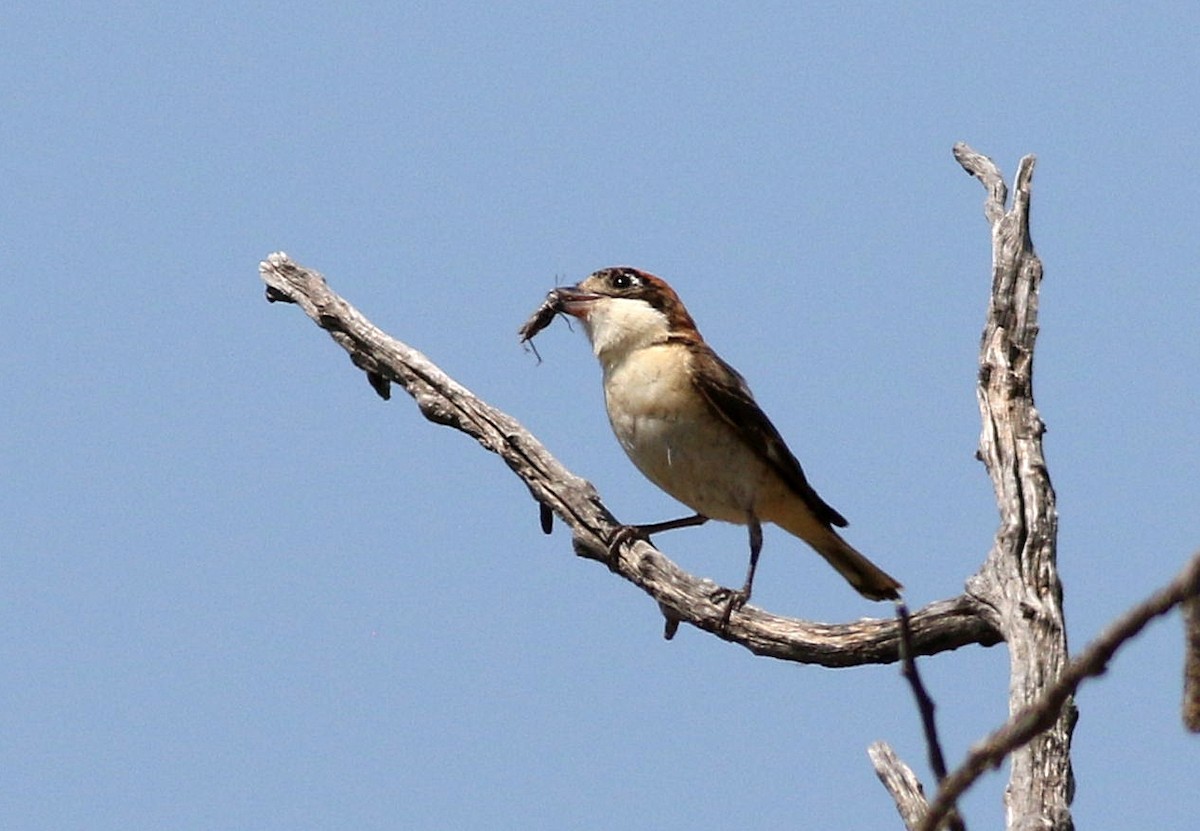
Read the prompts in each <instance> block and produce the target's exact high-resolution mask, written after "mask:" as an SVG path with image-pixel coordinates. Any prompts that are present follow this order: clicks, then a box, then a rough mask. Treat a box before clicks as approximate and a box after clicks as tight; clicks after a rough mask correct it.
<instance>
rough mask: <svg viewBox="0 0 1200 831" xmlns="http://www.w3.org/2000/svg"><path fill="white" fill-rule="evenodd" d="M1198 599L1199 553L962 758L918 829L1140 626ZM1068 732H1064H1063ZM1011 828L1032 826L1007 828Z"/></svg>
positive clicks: (1038, 727)
mask: <svg viewBox="0 0 1200 831" xmlns="http://www.w3.org/2000/svg"><path fill="white" fill-rule="evenodd" d="M1197 597H1200V554H1197V555H1195V556H1194V557H1192V559H1191V561H1190V562H1189V563H1188V564H1187V565H1186V566H1185V567H1184V569H1183V571H1181V572H1180V573H1179V574H1178V575H1177V576H1176V577H1175V579H1174V580H1172V581H1171V582H1170V583H1168V584H1167V585H1166V586H1164V587H1163V588H1162V589H1160V590H1159V591H1157V592H1155V593H1154V594H1153V595H1151V596H1150V597H1148V598H1147V599H1146V600H1144V601H1143V602H1142V603H1139V604H1138V605H1137V606H1135V607H1134V608H1132V609H1130V610H1129V611H1128V612H1126V613H1125V614H1123V615H1121V616H1120V617H1119V618H1117V619H1116V620H1115V621H1114V622H1113V623H1111V624H1109V626H1108V627H1107V628H1106V629H1105V630H1104V631H1103V632H1102V633H1101V634H1100V636H1099V637H1097V638H1096V640H1094V641H1092V643H1090V644H1088V646H1087V648H1086V649H1084V650H1083V651H1082V652H1080V653H1079V655H1078V657H1076V658H1075V659H1074V660H1072V661H1071V662H1070V663H1068V664H1067V666H1066V667H1065V668H1064V670H1063V671H1062V673H1061V674H1060V675H1059V676H1058V678H1057V679H1056V680H1055V682H1054V683H1053V684H1051V685H1049V686H1048V687H1046V688H1045V689H1044V691H1043V692H1042V694H1041V695H1040V696H1039V697H1038V698H1037V700H1035V701H1033V702H1032V703H1030V704H1029V705H1028V706H1026V707H1023V708H1021V709H1020V710H1018V711H1017V712H1016V713H1014V714H1013V715H1012V716H1011V717H1010V718H1009V719H1008V721H1007V722H1005V723H1004V725H1003V726H1002V727H1000V728H999V729H998V730H996V731H995V732H993V733H992V734H991V735H989V736H988V737H987V738H985V739H984V740H983V741H981V742H979V743H978V744H977V745H975V746H974V747H972V748H971V751H970V752H969V753H968V754H967V758H966V759H965V760H964V761H963V763H962V764H961V765H959V766H958V768H956V769H955V770H954V771H953V772H951V773H950V775H949V776H947V777H946V779H945V780H944V781H943V782H942V785H941V787H940V788H939V789H938V792H937V795H936V797H935V798H934V800H933V802H932V803H930V805H929V812H928V813H927V814H926V815H925V817H924V819H923V820H922V822H921V823H920V825H919V826H918V827H919V828H920V829H922V831H933V829H935V828H937V827H938V824H939V823H940V822H941V821H942V820H943V819H944V818H945V817H946V815H947V812H948V811H950V810H952V809H953V806H954V803H955V801H956V800H957V799H958V797H960V796H961V795H962V794H963V793H964V792H966V790H967V788H969V787H971V785H972V784H974V782H975V780H977V779H978V778H979V777H980V776H981V775H983V774H984V773H985V772H986V771H988V770H990V769H992V768H995V767H997V766H999V765H1000V763H1001V762H1002V761H1004V759H1005V757H1007V756H1008V755H1009V754H1010V753H1013V751H1014V750H1016V749H1017V748H1020V747H1022V746H1024V745H1027V744H1028V743H1029V742H1030V741H1031V740H1033V739H1034V738H1036V737H1037V736H1039V735H1041V734H1042V733H1043V732H1045V731H1046V730H1048V729H1051V728H1053V727H1054V725H1055V724H1056V723H1057V722H1058V721H1059V720H1060V719H1062V717H1063V712H1064V708H1065V705H1066V704H1067V702H1068V701H1070V699H1071V697H1072V696H1074V695H1075V691H1076V690H1077V689H1078V688H1079V685H1080V684H1081V683H1082V682H1083V681H1084V679H1086V678H1088V677H1091V676H1098V675H1102V674H1104V671H1105V669H1106V668H1107V667H1108V662H1109V661H1110V660H1112V657H1113V655H1114V654H1116V651H1117V650H1118V649H1120V648H1121V646H1122V645H1124V644H1125V643H1127V642H1128V641H1129V640H1130V639H1131V638H1133V637H1134V636H1135V635H1137V634H1138V633H1139V632H1141V631H1142V629H1143V628H1145V626H1146V624H1148V623H1149V622H1150V621H1152V620H1153V619H1154V618H1156V617H1159V616H1160V615H1165V614H1166V613H1167V612H1169V611H1171V610H1172V609H1174V608H1175V607H1176V606H1179V605H1181V604H1185V603H1189V602H1195V601H1196V598H1197ZM1068 729H1069V728H1068ZM1009 827H1010V828H1012V827H1035V826H1013V825H1011V823H1010V825H1009Z"/></svg>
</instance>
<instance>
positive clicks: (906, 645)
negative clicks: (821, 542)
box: [896, 603, 967, 831]
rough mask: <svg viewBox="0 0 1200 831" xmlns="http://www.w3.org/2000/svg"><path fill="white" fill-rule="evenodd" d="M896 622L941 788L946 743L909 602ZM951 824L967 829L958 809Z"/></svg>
mask: <svg viewBox="0 0 1200 831" xmlns="http://www.w3.org/2000/svg"><path fill="white" fill-rule="evenodd" d="M896 620H897V621H898V622H899V624H900V674H901V675H903V676H904V678H905V679H906V680H907V681H908V683H909V686H911V687H912V691H913V697H914V698H915V699H916V700H917V711H918V712H919V713H920V714H921V728H922V729H923V730H924V731H925V747H926V748H927V749H928V752H929V768H930V770H932V771H933V775H934V777H935V778H936V780H937V782H938V784H939V785H940V784H941V783H942V782H943V781H944V780H945V778H946V758H945V756H943V755H942V742H941V740H940V739H939V738H938V731H937V720H936V719H935V718H934V711H935V710H936V709H937V706H936V705H935V704H934V703H933V698H931V697H930V695H929V691H928V690H927V689H925V684H924V682H923V681H922V680H921V673H920V672H919V671H918V670H917V662H916V659H915V658H914V657H913V652H912V628H911V626H910V625H909V618H908V606H907V605H906V604H905V603H897V604H896ZM947 825H948V826H949V827H950V828H951V829H952V831H966V829H967V826H966V824H965V823H964V822H963V820H962V817H961V816H960V815H959V813H958V811H957V810H952V811H951V812H950V814H949V816H948V817H947Z"/></svg>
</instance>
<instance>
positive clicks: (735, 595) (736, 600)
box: [708, 586, 750, 632]
mask: <svg viewBox="0 0 1200 831" xmlns="http://www.w3.org/2000/svg"><path fill="white" fill-rule="evenodd" d="M708 599H709V600H711V601H712V602H713V603H715V604H717V605H720V604H722V603H724V604H725V612H724V613H723V614H722V615H721V626H720V629H721V631H722V632H724V631H725V630H726V629H728V628H729V618H730V617H732V616H733V613H734V612H736V611H738V610H739V609H741V608H742V607H743V606H745V605H746V601H747V600H749V599H750V593H749V592H747V591H746V590H745V589H727V588H725V587H723V586H722V587H721V588H718V589H717V590H716V591H714V592H713V593H712V594H710V595H709V596H708Z"/></svg>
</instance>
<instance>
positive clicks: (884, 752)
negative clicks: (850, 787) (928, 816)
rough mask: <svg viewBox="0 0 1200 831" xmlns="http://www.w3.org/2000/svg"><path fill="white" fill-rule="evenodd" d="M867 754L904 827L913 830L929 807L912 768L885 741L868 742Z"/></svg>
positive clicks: (919, 781) (909, 830)
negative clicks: (894, 804)
mask: <svg viewBox="0 0 1200 831" xmlns="http://www.w3.org/2000/svg"><path fill="white" fill-rule="evenodd" d="M867 756H869V757H870V759H871V765H872V766H873V767H874V768H875V775H876V776H878V777H879V781H880V782H882V783H883V787H885V788H887V792H888V793H889V794H891V796H892V801H893V802H895V803H896V810H897V811H898V812H899V813H900V819H901V820H902V821H903V822H904V827H905V828H907V829H908V831H914V829H915V828H916V827H917V826H918V825H919V824H920V823H921V819H922V818H923V817H924V816H925V813H926V811H927V810H928V809H929V803H928V802H927V801H926V800H925V789H924V788H922V787H921V780H920V779H918V778H917V775H916V774H915V773H913V770H912V768H910V767H909V766H908V765H906V764H904V762H903V761H902V760H901V759H900V757H899V756H897V755H896V751H894V750H892V746H891V745H889V744H888V743H887V742H875V743H874V744H872V745H871V746H870V747H868V748H867Z"/></svg>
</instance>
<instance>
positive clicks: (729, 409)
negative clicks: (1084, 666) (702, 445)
mask: <svg viewBox="0 0 1200 831" xmlns="http://www.w3.org/2000/svg"><path fill="white" fill-rule="evenodd" d="M687 346H688V348H689V350H690V351H691V356H692V368H693V375H692V377H693V378H694V380H695V381H696V386H697V388H698V389H699V390H700V392H701V394H702V395H703V396H704V397H705V398H706V399H707V400H708V402H709V404H711V405H712V407H713V409H714V410H716V411H717V413H719V414H720V415H721V417H722V418H724V419H725V420H726V421H727V422H729V423H730V424H731V425H732V426H734V427H736V428H737V429H739V430H743V431H745V434H746V438H747V441H748V442H749V444H750V446H751V448H752V449H753V450H754V452H756V453H757V454H758V455H759V456H760V457H761V458H762V459H763V460H765V461H766V462H767V463H768V464H769V465H771V466H772V467H773V468H775V470H777V471H778V472H779V475H780V476H782V477H783V480H784V481H785V482H787V484H788V486H789V487H790V488H791V489H792V490H793V491H795V493H796V495H797V496H799V497H800V498H801V499H803V500H804V502H805V503H806V504H807V505H808V507H809V510H811V511H812V512H813V514H815V515H816V517H817V519H819V520H821V521H822V522H826V523H829V524H830V525H836V526H838V527H839V528H844V527H846V525H848V524H849V523H847V521H846V518H845V517H843V516H842V515H841V514H839V513H838V512H837V511H836V510H834V509H833V508H832V507H831V506H830V505H829V504H828V503H826V502H825V500H824V499H822V498H821V497H820V496H818V495H817V492H816V491H815V490H813V487H812V485H810V484H808V479H807V478H806V477H805V476H804V469H803V468H802V467H800V462H799V461H797V459H796V457H795V456H794V455H792V451H791V450H789V449H788V446H787V444H786V443H785V442H784V440H783V437H782V436H780V435H779V431H778V430H776V429H775V425H774V424H772V423H771V420H770V419H769V418H767V414H766V413H764V412H763V411H762V409H761V408H760V407H759V406H758V404H757V403H756V402H755V400H754V396H753V395H751V394H750V387H749V386H747V384H746V380H745V379H744V378H742V376H741V374H739V373H738V371H737V370H736V369H734V368H733V367H731V366H730V365H729V364H727V363H725V362H724V361H723V360H721V358H720V356H719V355H717V353H715V352H713V351H712V349H711V348H709V347H708V345H707V344H705V343H703V342H697V341H692V340H689V341H688V342H687Z"/></svg>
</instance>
